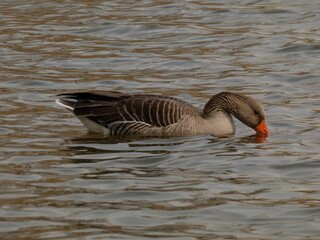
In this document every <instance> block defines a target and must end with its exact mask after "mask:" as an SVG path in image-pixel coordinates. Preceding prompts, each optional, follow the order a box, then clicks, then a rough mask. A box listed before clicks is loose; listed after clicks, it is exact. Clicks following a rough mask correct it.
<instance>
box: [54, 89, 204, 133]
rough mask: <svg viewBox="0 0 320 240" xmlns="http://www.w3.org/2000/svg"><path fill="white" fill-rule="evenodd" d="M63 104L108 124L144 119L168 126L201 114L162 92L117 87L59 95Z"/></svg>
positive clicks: (83, 115)
mask: <svg viewBox="0 0 320 240" xmlns="http://www.w3.org/2000/svg"><path fill="white" fill-rule="evenodd" d="M58 96H60V97H61V98H60V99H59V100H58V103H59V104H60V105H63V106H65V107H66V108H68V109H70V110H72V111H73V112H74V114H75V115H76V116H78V117H87V118H89V119H90V120H92V121H94V122H96V123H99V124H100V125H103V126H106V127H108V125H110V124H112V123H115V122H119V121H121V122H141V123H146V124H150V125H152V126H157V127H164V126H168V125H170V124H174V123H176V122H178V121H179V120H180V119H181V118H182V117H183V116H185V115H196V114H199V113H198V110H197V109H196V108H195V107H193V106H192V105H190V104H188V103H186V102H184V101H182V100H179V99H176V98H173V97H165V96H158V95H145V94H133V95H131V94H126V93H121V92H115V91H89V92H79V93H66V94H60V95H58Z"/></svg>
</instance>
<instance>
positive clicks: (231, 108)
mask: <svg viewBox="0 0 320 240" xmlns="http://www.w3.org/2000/svg"><path fill="white" fill-rule="evenodd" d="M217 109H218V110H220V111H224V112H226V113H227V114H232V115H233V116H234V117H236V118H237V119H239V120H240V121H241V122H242V123H244V124H245V125H247V126H248V127H250V128H252V129H254V130H255V131H256V133H257V134H259V135H264V136H267V135H268V128H267V124H266V116H265V112H264V110H263V108H262V106H261V105H260V104H259V103H258V101H257V100H255V99H254V98H252V97H249V96H245V95H242V94H238V93H232V92H222V93H219V94H216V95H214V96H213V97H212V98H211V99H210V100H209V101H208V103H207V104H206V106H205V108H204V113H205V114H206V113H209V114H210V112H214V110H217Z"/></svg>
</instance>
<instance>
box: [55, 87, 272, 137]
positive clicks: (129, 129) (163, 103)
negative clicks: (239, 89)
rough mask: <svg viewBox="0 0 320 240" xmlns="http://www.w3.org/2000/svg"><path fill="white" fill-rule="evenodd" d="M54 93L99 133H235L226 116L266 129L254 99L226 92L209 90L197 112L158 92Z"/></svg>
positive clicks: (187, 105) (147, 134)
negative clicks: (205, 102) (205, 101)
mask: <svg viewBox="0 0 320 240" xmlns="http://www.w3.org/2000/svg"><path fill="white" fill-rule="evenodd" d="M58 96H59V99H57V100H56V102H57V103H58V104H59V105H62V106H64V107H66V108H67V109H69V110H70V111H72V112H73V113H74V114H75V115H76V116H77V117H78V118H79V119H80V121H81V122H82V123H83V124H84V125H85V126H86V127H87V128H88V129H89V131H93V132H98V133H103V134H105V135H111V136H117V135H136V136H181V135H200V134H210V135H213V136H217V137H219V136H226V135H232V134H234V132H235V126H234V122H233V119H232V117H231V115H233V116H235V117H236V118H238V119H239V120H240V121H241V122H243V123H244V124H246V125H247V126H249V127H251V128H253V129H254V130H255V131H256V132H257V133H259V134H264V135H267V134H268V130H267V126H266V122H265V114H264V111H263V109H262V107H261V106H260V105H259V104H258V102H257V101H256V100H255V99H253V98H251V97H248V96H245V95H241V94H237V93H232V92H222V93H219V94H216V95H214V96H213V97H212V98H211V99H210V100H209V101H208V102H207V104H206V105H205V107H204V109H203V111H202V112H201V111H199V110H198V109H197V108H195V107H194V106H192V105H190V104H189V103H187V102H185V101H182V100H180V99H177V98H173V97H167V96H160V95H149V94H127V93H122V92H116V91H98V90H96V91H87V92H76V93H64V94H59V95H58Z"/></svg>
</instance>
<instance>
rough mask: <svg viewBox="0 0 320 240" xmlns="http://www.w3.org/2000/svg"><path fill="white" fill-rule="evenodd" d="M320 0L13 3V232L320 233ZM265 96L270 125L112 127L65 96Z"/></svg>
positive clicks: (6, 26) (5, 95)
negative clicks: (226, 129)
mask: <svg viewBox="0 0 320 240" xmlns="http://www.w3.org/2000/svg"><path fill="white" fill-rule="evenodd" d="M317 9H318V2H317V1H299V2H294V1H290V2H288V1H282V0H280V1H273V0H268V1H231V2H226V1H206V0H203V1H200V0H199V1H198V0H196V1H191V2H174V1H173V2H163V1H144V0H143V1H131V2H130V3H128V2H119V1H56V0H49V1H24V0H23V1H15V0H14V1H2V2H1V3H0V14H1V18H0V23H1V26H2V28H1V29H0V33H1V34H0V40H1V42H2V52H1V56H0V59H1V65H0V71H1V74H0V89H1V95H0V102H1V107H0V113H1V114H0V122H1V126H0V134H1V138H0V148H1V149H0V152H1V155H0V159H1V162H0V171H1V174H0V180H1V181H0V187H1V197H0V205H1V208H0V230H1V233H0V236H1V237H0V238H1V239H44V238H45V239H152V238H158V239H214V238H217V239H269V238H270V239H271V238H272V239H297V240H301V239H318V236H319V235H320V231H319V227H318V226H319V221H320V220H319V219H320V207H319V206H320V202H319V193H320V190H319V170H318V169H319V167H320V162H319V160H320V154H319V150H318V149H319V143H320V140H319V129H320V128H319V119H320V111H319V106H320V101H319V99H320V94H319V92H320V84H319V78H320V76H319V75H320V72H319V58H318V56H319V49H320V48H319V43H318V42H317V41H318V39H319V36H318V35H319V31H318V28H319V27H318V25H319V24H318V23H319V20H320V19H319V14H318V12H317ZM83 89H105V90H107V89H109V90H120V91H125V92H145V93H153V94H157V93H158V94H166V95H169V96H175V97H178V98H181V99H183V100H186V101H188V102H190V103H192V104H194V105H195V106H197V107H202V106H203V104H204V103H205V102H207V100H208V99H209V98H210V97H211V96H212V95H213V94H216V93H218V92H221V91H238V92H242V93H245V94H248V95H251V96H253V97H255V98H257V99H259V100H260V101H261V103H262V105H263V106H264V107H265V109H266V113H267V122H268V125H269V129H270V132H271V134H270V136H269V137H268V138H262V137H259V136H256V135H252V134H254V132H253V131H252V129H249V128H247V127H246V126H244V125H242V124H241V123H238V122H237V123H236V125H237V126H236V127H237V133H236V135H235V136H233V137H230V138H225V139H218V138H214V137H212V136H191V137H180V138H121V139H119V138H108V139H105V138H101V136H100V135H94V134H87V133H86V130H85V129H84V127H83V126H82V124H81V123H80V122H79V121H78V120H77V119H76V118H75V117H74V116H73V115H72V114H71V113H69V112H67V111H65V110H64V109H61V108H60V107H59V106H56V105H55V103H54V98H55V95H56V94H58V93H61V92H68V91H75V90H83Z"/></svg>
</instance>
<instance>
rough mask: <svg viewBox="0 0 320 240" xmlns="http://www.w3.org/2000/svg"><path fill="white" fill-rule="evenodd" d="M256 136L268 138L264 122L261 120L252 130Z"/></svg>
mask: <svg viewBox="0 0 320 240" xmlns="http://www.w3.org/2000/svg"><path fill="white" fill-rule="evenodd" d="M254 130H255V131H256V132H257V134H260V135H265V136H268V133H269V132H268V128H267V123H266V120H262V121H261V122H260V124H259V125H258V126H256V127H255V128H254Z"/></svg>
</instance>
